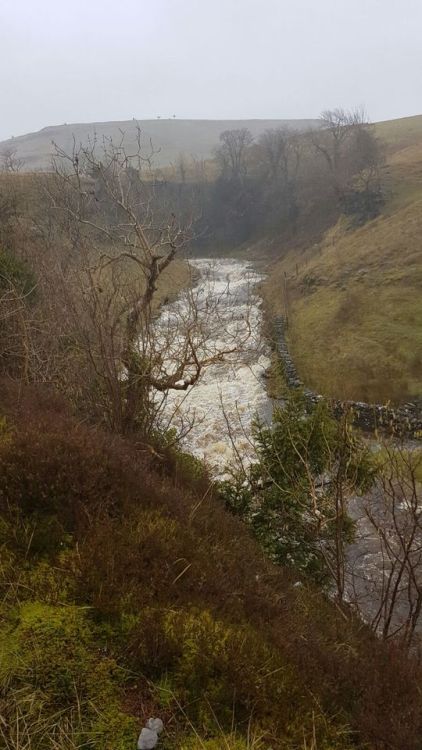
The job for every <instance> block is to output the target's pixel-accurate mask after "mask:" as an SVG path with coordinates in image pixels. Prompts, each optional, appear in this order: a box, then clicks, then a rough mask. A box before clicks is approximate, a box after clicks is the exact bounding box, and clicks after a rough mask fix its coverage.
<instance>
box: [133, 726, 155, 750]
mask: <svg viewBox="0 0 422 750" xmlns="http://www.w3.org/2000/svg"><path fill="white" fill-rule="evenodd" d="M157 742H158V734H157V732H154V731H153V730H152V729H147V727H144V728H143V730H142V731H141V734H140V735H139V737H138V750H153V748H154V747H155V746H156V744H157Z"/></svg>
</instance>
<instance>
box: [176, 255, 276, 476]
mask: <svg viewBox="0 0 422 750" xmlns="http://www.w3.org/2000/svg"><path fill="white" fill-rule="evenodd" d="M190 263H191V265H192V266H193V268H194V270H195V272H196V273H197V280H196V284H195V286H194V288H193V291H192V294H193V299H194V305H195V308H196V310H197V311H198V317H199V325H197V328H201V329H203V330H204V331H206V333H205V338H206V352H207V354H208V355H209V356H210V357H212V356H213V355H214V356H215V355H216V354H217V353H218V352H219V351H226V352H229V353H228V354H226V355H225V356H224V358H222V359H221V361H216V362H214V363H212V364H210V365H208V366H207V367H205V368H204V370H203V372H202V374H201V376H200V378H199V380H198V382H197V383H196V384H195V385H194V386H192V387H190V388H189V389H188V390H187V391H172V392H171V393H170V396H169V397H168V399H167V403H166V405H165V409H164V416H165V417H166V418H168V419H172V422H173V424H174V425H176V426H177V425H178V423H179V425H180V424H182V423H183V424H184V426H186V424H189V422H190V420H193V422H194V424H193V426H192V428H191V429H190V430H189V431H188V433H187V434H186V437H185V438H184V441H183V442H184V446H185V448H186V449H187V450H189V451H190V452H191V453H193V454H194V455H195V456H197V457H198V458H200V459H203V460H204V461H205V462H206V463H207V465H208V466H209V467H210V468H211V469H212V471H213V473H214V474H216V475H220V476H221V475H223V474H224V473H225V472H226V468H227V466H228V464H229V463H230V462H231V461H233V459H235V458H236V455H237V454H238V455H239V456H241V457H242V460H243V461H244V462H246V463H248V462H249V461H250V460H252V459H253V448H252V445H251V426H252V421H253V419H254V417H255V416H258V417H259V418H261V419H263V420H265V419H268V418H269V416H270V414H271V403H270V400H269V398H268V396H267V393H266V389H265V378H264V375H265V371H266V370H267V368H268V366H269V364H270V359H269V352H268V345H267V344H266V342H265V340H264V338H263V336H262V312H261V308H260V304H261V299H260V297H259V295H258V294H257V290H256V285H257V283H258V282H259V281H260V280H261V279H262V276H260V275H259V274H258V273H257V272H256V271H255V270H254V268H253V266H252V265H251V264H250V263H248V262H246V261H241V260H232V259H218V260H209V259H195V260H192V261H190ZM191 300H192V298H191ZM188 305H189V300H188V297H186V296H184V295H181V296H180V298H179V299H178V300H176V302H174V303H171V304H169V305H167V306H166V308H165V309H164V311H163V313H162V316H161V322H162V324H163V325H168V324H169V323H170V322H171V321H172V319H174V321H176V320H177V319H179V320H180V319H181V318H182V317H183V316H184V315H185V314H187V310H188ZM233 349H235V351H233Z"/></svg>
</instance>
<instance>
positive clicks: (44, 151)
mask: <svg viewBox="0 0 422 750" xmlns="http://www.w3.org/2000/svg"><path fill="white" fill-rule="evenodd" d="M137 124H138V125H139V126H140V128H141V130H142V137H143V142H144V143H145V153H146V154H148V153H149V151H150V143H152V145H153V147H154V149H155V150H158V153H157V154H156V155H155V156H154V164H155V165H156V166H158V167H164V166H167V165H169V164H171V163H174V162H175V161H176V160H177V159H178V157H179V156H180V155H181V154H184V155H185V156H188V157H194V158H195V159H208V158H209V157H210V156H211V154H212V150H213V148H214V147H215V146H216V145H217V143H218V139H219V135H220V133H221V132H222V131H223V130H231V129H234V128H248V129H249V130H250V131H251V133H252V135H253V136H255V137H256V136H258V135H259V134H260V133H262V132H263V131H264V130H266V129H267V128H276V127H279V126H281V125H286V126H288V127H290V128H292V129H298V130H305V129H306V128H307V127H309V126H310V125H316V124H318V121H317V120H173V119H168V120H138V121H135V120H123V121H121V122H92V123H73V124H69V125H68V124H64V125H56V126H52V127H46V128H43V129H42V130H40V131H38V132H37V133H28V134H27V135H22V136H19V137H17V138H12V139H9V140H7V141H2V142H0V154H1V153H2V152H3V151H5V150H9V149H13V150H14V149H16V156H17V158H19V159H22V160H23V162H24V167H23V168H24V169H25V170H28V171H31V170H39V169H49V166H50V162H51V156H52V153H53V152H54V149H53V146H52V142H53V141H54V142H55V143H57V145H58V146H60V147H61V148H63V149H65V150H66V151H67V152H71V150H72V146H73V139H75V141H76V144H79V143H83V144H86V143H87V142H88V139H89V138H91V139H92V138H93V137H94V135H95V134H97V136H98V139H99V141H100V143H101V140H102V138H103V137H104V138H112V139H113V140H115V141H116V142H119V141H120V139H121V136H122V132H124V133H125V134H126V145H127V148H128V151H130V150H131V149H136V136H137V131H136V125H137Z"/></svg>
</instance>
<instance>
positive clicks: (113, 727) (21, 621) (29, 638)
mask: <svg viewBox="0 0 422 750" xmlns="http://www.w3.org/2000/svg"><path fill="white" fill-rule="evenodd" d="M0 651H1V653H2V659H1V662H0V689H1V695H2V703H3V711H4V712H5V714H6V716H7V715H8V714H9V715H10V716H11V715H13V714H14V713H16V711H18V712H20V713H21V714H22V715H26V716H27V721H30V720H31V718H32V721H35V717H38V719H39V717H40V716H41V717H42V720H43V722H44V724H45V726H46V727H50V730H49V731H50V732H53V728H54V726H55V725H56V724H57V721H59V722H60V721H61V722H62V724H63V731H65V730H66V731H67V732H71V734H72V736H73V738H74V739H75V741H76V740H77V741H78V742H80V746H82V747H85V744H84V743H87V742H92V741H93V740H94V739H98V741H99V742H101V746H102V747H104V748H110V750H117V749H119V750H120V749H122V750H123V748H126V747H130V744H128V743H129V740H130V739H131V740H132V741H133V737H134V736H135V734H136V727H135V723H134V720H133V719H132V717H130V716H129V715H127V714H125V713H123V712H122V711H121V709H120V698H121V694H120V691H121V688H122V685H123V683H124V679H125V674H124V672H123V671H122V670H121V669H120V668H119V667H118V665H117V663H116V662H115V661H114V659H112V658H111V657H109V656H106V655H104V654H103V653H102V650H101V642H100V641H99V640H97V637H96V634H95V628H94V627H93V624H92V622H91V621H90V619H89V615H88V611H87V610H85V609H82V608H80V607H75V606H67V607H53V606H50V605H46V604H42V603H40V602H28V603H26V604H23V605H22V606H21V607H19V608H18V609H17V610H16V611H15V612H14V614H13V617H11V618H10V620H9V622H8V623H7V625H6V626H5V627H3V629H2V631H1V633H0ZM29 696H30V700H29ZM81 716H83V721H82V722H81V721H79V720H80V719H81ZM57 717H61V718H60V719H57ZM54 731H56V730H54ZM47 734H48V732H47ZM78 746H79V745H78ZM87 746H88V745H87ZM37 747H38V746H37ZM39 747H40V750H41V747H42V748H43V749H44V747H45V745H39Z"/></svg>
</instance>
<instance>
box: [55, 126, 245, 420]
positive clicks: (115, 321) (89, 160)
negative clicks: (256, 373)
mask: <svg viewBox="0 0 422 750" xmlns="http://www.w3.org/2000/svg"><path fill="white" fill-rule="evenodd" d="M150 159H151V154H149V155H147V156H143V151H142V148H141V134H140V131H138V146H137V149H136V150H135V152H134V153H129V152H128V151H127V150H126V148H125V139H124V135H122V138H121V141H120V142H119V143H117V144H116V143H113V142H112V141H108V140H107V141H103V142H102V143H101V144H98V143H97V142H96V141H95V140H94V141H93V142H92V143H90V144H89V145H88V146H79V147H76V145H75V146H74V149H73V151H72V153H71V154H68V153H65V152H64V151H63V150H61V149H59V148H56V158H55V162H54V170H55V175H54V179H49V180H48V181H47V182H46V189H47V191H48V194H49V196H50V199H51V201H52V205H53V207H54V210H55V212H56V216H57V221H58V222H61V225H62V228H63V229H64V230H65V232H66V234H67V241H68V245H69V254H70V257H69V258H67V259H66V263H63V262H61V263H60V264H56V265H55V266H54V269H53V274H52V281H51V282H50V286H51V284H53V283H54V284H55V285H56V287H57V289H58V290H59V292H58V296H59V298H60V300H61V302H60V304H61V305H62V307H63V308H64V313H63V312H62V314H61V316H58V317H61V326H62V331H61V334H60V337H61V339H62V341H66V347H68V348H70V354H71V356H70V357H69V360H70V361H72V363H73V366H75V364H76V366H77V368H78V372H77V373H75V375H73V374H72V373H71V372H69V370H67V369H66V368H64V373H63V377H66V376H68V377H69V380H70V381H72V382H73V384H74V388H75V390H76V392H78V391H81V390H83V391H84V397H85V398H87V397H88V398H89V399H90V401H91V407H92V408H93V410H94V412H95V414H96V416H97V417H98V416H102V417H103V418H104V419H105V420H106V421H107V422H108V424H109V425H110V427H111V428H112V429H114V430H116V431H119V432H124V433H128V432H132V431H135V430H136V431H139V432H140V433H142V434H148V433H149V432H150V431H151V430H152V429H153V426H154V424H155V423H156V421H155V420H156V415H157V410H158V409H159V408H160V406H161V404H162V400H163V399H165V398H166V395H167V394H168V392H169V391H172V390H173V391H186V390H187V389H189V388H190V387H191V386H193V385H194V384H195V383H196V382H197V381H198V379H199V377H200V375H201V373H202V371H203V369H204V368H205V367H207V366H208V365H210V364H212V363H215V362H217V361H221V360H222V359H223V358H224V357H225V356H226V355H228V354H232V353H233V352H235V351H237V350H238V349H239V348H240V347H241V345H242V342H241V341H240V340H239V338H238V336H237V331H236V328H235V327H234V328H233V330H232V332H231V339H230V341H229V342H227V340H226V343H225V345H224V347H223V348H219V347H218V345H216V344H215V343H213V342H214V341H215V338H216V337H215V336H212V331H213V330H214V329H215V326H216V325H218V305H217V303H216V302H215V301H214V302H209V303H208V305H206V304H204V305H203V309H202V310H201V311H200V310H199V307H198V304H197V299H195V295H194V294H193V293H192V292H189V293H188V294H187V295H186V297H185V303H184V304H183V305H180V307H179V309H178V312H177V314H175V313H174V311H173V313H172V315H171V316H170V317H168V319H167V321H166V319H165V318H164V322H163V318H162V319H161V320H157V311H158V305H159V299H158V291H159V286H160V283H161V282H162V280H163V277H164V275H165V274H166V273H167V275H169V271H168V269H169V268H170V267H171V265H172V264H173V261H174V259H175V258H176V255H177V253H178V252H179V251H180V250H181V249H183V248H184V247H185V246H186V243H187V242H188V240H189V236H190V231H191V230H190V227H189V226H184V227H182V226H181V225H180V224H179V222H178V221H177V218H176V216H175V214H174V213H173V211H172V210H171V207H169V206H167V205H165V202H164V201H163V198H162V192H161V186H160V183H157V181H156V180H155V179H154V175H153V172H152V170H151V161H150ZM53 279H54V280H53ZM200 312H201V314H200ZM210 331H211V333H210ZM61 369H62V370H63V368H61ZM72 382H68V383H67V384H65V385H66V386H68V387H69V388H70V389H71V387H72ZM87 392H88V394H89V395H88V396H87ZM160 394H161V396H160V397H159V395H160Z"/></svg>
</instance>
